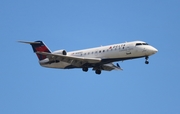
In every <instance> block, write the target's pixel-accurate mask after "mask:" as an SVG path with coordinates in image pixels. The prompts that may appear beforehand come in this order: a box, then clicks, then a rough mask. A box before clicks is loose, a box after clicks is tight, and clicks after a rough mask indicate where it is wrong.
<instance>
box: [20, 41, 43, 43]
mask: <svg viewBox="0 0 180 114" xmlns="http://www.w3.org/2000/svg"><path fill="white" fill-rule="evenodd" d="M18 42H20V43H25V44H40V42H27V41H18Z"/></svg>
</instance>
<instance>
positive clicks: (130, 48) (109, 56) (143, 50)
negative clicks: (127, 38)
mask: <svg viewBox="0 0 180 114" xmlns="http://www.w3.org/2000/svg"><path fill="white" fill-rule="evenodd" d="M19 42H20V43H26V44H30V45H31V46H32V48H33V51H34V53H36V55H37V57H38V59H39V64H40V65H41V66H43V67H48V68H57V69H73V68H81V69H82V70H83V71H84V72H87V71H88V69H89V68H92V70H94V71H95V73H96V74H101V71H102V70H104V71H112V70H122V68H121V67H120V65H119V64H118V63H117V64H116V65H115V64H113V62H118V61H125V60H130V59H137V58H143V57H144V58H145V64H149V61H148V59H149V56H151V55H153V54H155V53H157V52H158V50H157V49H156V48H154V47H153V46H151V45H149V44H148V43H146V42H143V41H132V42H125V43H120V44H112V45H107V46H101V47H95V48H89V49H84V50H77V51H71V52H67V51H66V50H64V49H62V50H57V51H53V52H52V51H51V50H50V49H49V48H48V47H47V46H46V45H45V43H44V42H43V41H35V42H27V41H19Z"/></svg>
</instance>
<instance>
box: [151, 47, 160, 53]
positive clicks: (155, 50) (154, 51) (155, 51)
mask: <svg viewBox="0 0 180 114" xmlns="http://www.w3.org/2000/svg"><path fill="white" fill-rule="evenodd" d="M150 51H151V52H152V53H153V54H155V53H157V52H158V50H157V49H156V48H154V47H151V49H150Z"/></svg>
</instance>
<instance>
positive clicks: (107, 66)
mask: <svg viewBox="0 0 180 114" xmlns="http://www.w3.org/2000/svg"><path fill="white" fill-rule="evenodd" d="M102 69H103V70H106V71H111V70H123V69H121V67H120V66H119V64H118V63H117V66H116V65H114V64H113V63H109V64H104V65H102Z"/></svg>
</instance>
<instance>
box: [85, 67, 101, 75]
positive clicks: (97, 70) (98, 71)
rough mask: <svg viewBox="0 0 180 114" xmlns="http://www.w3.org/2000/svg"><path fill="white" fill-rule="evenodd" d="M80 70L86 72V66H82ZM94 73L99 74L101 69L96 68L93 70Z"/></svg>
mask: <svg viewBox="0 0 180 114" xmlns="http://www.w3.org/2000/svg"><path fill="white" fill-rule="evenodd" d="M82 71H84V72H87V71H88V67H83V68H82ZM95 73H96V74H101V70H100V69H96V70H95Z"/></svg>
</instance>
